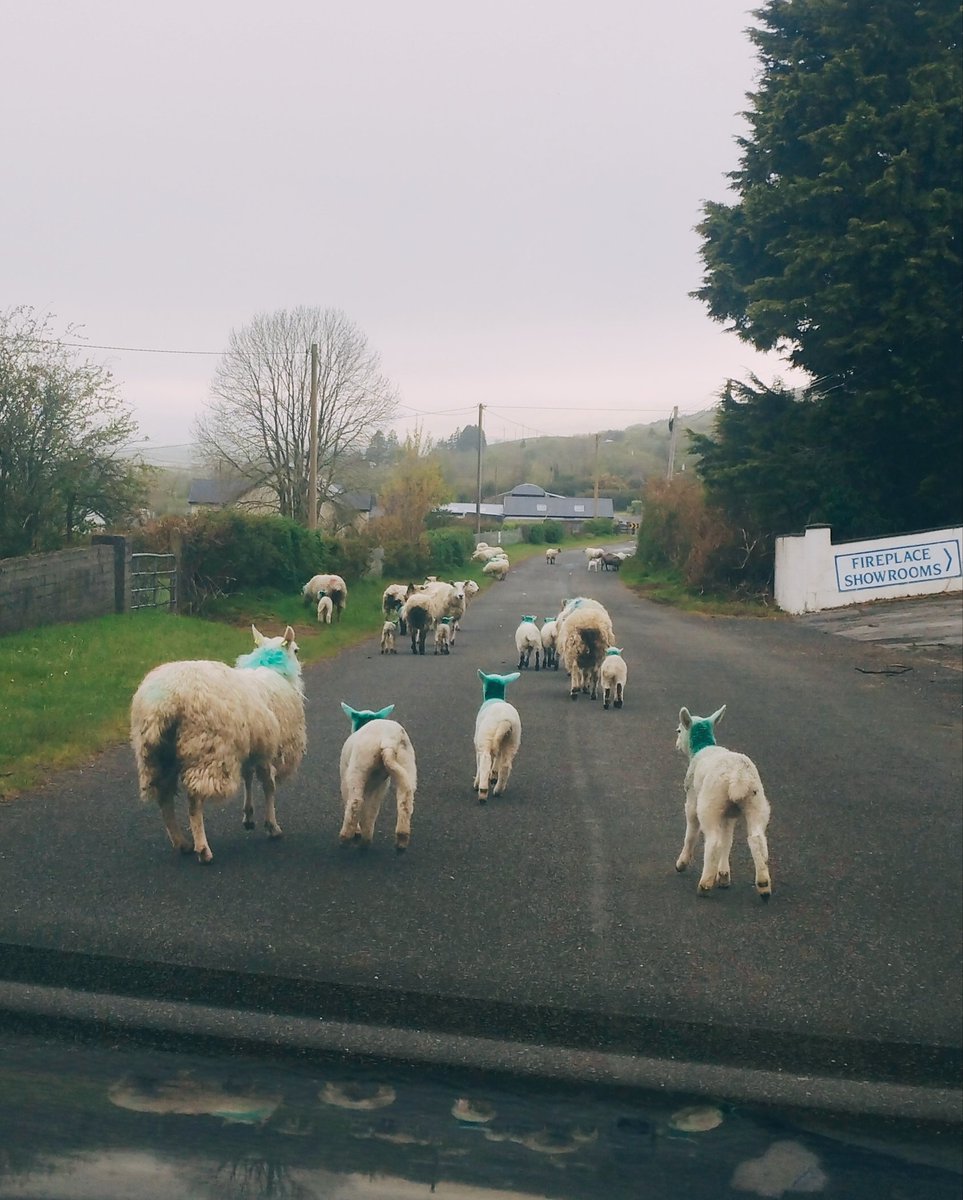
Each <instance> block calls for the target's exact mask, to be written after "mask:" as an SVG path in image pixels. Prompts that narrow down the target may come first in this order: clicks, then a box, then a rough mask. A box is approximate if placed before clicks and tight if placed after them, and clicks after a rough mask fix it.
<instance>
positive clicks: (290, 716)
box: [130, 625, 306, 863]
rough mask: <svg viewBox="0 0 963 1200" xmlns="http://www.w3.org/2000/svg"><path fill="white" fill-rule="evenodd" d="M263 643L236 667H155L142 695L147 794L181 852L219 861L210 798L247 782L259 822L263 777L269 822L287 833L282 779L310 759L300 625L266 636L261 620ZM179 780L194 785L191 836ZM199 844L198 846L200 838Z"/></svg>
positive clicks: (133, 713)
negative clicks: (180, 809)
mask: <svg viewBox="0 0 963 1200" xmlns="http://www.w3.org/2000/svg"><path fill="white" fill-rule="evenodd" d="M251 633H252V634H253V636H254V644H255V647H256V648H255V650H254V651H252V652H251V653H250V654H242V655H240V656H239V657H238V659H237V661H236V663H235V665H234V666H233V667H230V666H228V665H227V663H222V662H212V661H209V660H207V659H195V660H188V661H181V662H169V663H164V664H163V665H162V666H159V667H155V668H154V669H153V670H152V671H149V672H148V673H147V675H146V676H145V677H144V679H143V680H142V681H141V684H140V686H139V687H138V688H137V691H136V692H135V693H134V697H133V700H132V701H131V709H130V736H131V745H132V747H133V751H134V759H135V761H136V764H137V776H138V781H139V784H140V794H141V798H142V799H143V800H148V799H153V800H156V801H157V804H158V805H159V807H160V811H161V817H162V819H163V821H164V827H165V828H166V830H167V836H168V837H169V838H170V842H171V845H172V846H173V847H174V849H175V850H180V851H182V852H183V853H185V854H187V853H190V851H191V849H192V848H193V851H194V853H195V854H196V855H197V860H198V862H201V863H209V862H210V861H211V860H212V858H213V857H214V855H213V854H212V853H211V848H210V845H209V844H208V841H207V835H206V833H205V830H204V803H205V801H207V800H211V801H219V800H226V799H228V798H229V797H230V796H232V795H233V794H234V793H235V792H237V790H238V788H239V787H240V785H241V783H242V781H243V784H244V810H243V823H244V828H245V829H253V828H254V798H253V793H254V779H255V776H256V777H257V778H258V779H259V780H260V782H261V787H262V790H263V792H264V825H265V828H266V829H267V831H268V833H269V835H270V836H271V837H272V838H275V837H280V836H281V826H280V825H279V824H278V822H277V815H276V813H275V806H274V802H275V791H276V786H277V784H278V783H279V782H281V781H282V780H284V779H285V778H286V777H287V776H289V775H291V774H293V773H294V771H296V770H297V768H298V766H299V765H300V763H301V759H302V758H303V756H304V750H305V745H306V738H305V728H304V690H303V686H302V683H301V664H300V663H299V662H298V657H297V651H298V646H297V642H296V641H295V635H294V630H293V629H292V628H291V627H290V625H289V626H288V627H287V628H286V629H285V631H284V633H283V634H282V635H281V636H280V637H273V638H265V637H264V636H263V635H262V634H261V633H260V632H259V631H258V630H257V629H256V628H255V626H253V625H252V626H251ZM178 782H180V783H182V784H183V786H184V789H185V791H186V792H187V803H188V812H189V819H190V829H191V838H188V837H187V836H185V834H184V833H183V832H182V831H181V829H180V827H179V825H178V823H177V819H176V817H175V814H174V796H175V793H176V791H177V785H178ZM192 842H193V845H192Z"/></svg>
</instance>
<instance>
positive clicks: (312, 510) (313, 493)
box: [308, 342, 318, 529]
mask: <svg viewBox="0 0 963 1200" xmlns="http://www.w3.org/2000/svg"><path fill="white" fill-rule="evenodd" d="M308 446H309V450H308V453H309V454H310V455H311V457H310V459H309V460H308V529H317V527H318V343H317V342H312V343H311V436H310V437H309V438H308Z"/></svg>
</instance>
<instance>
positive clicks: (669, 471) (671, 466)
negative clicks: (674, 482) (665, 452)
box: [665, 405, 679, 480]
mask: <svg viewBox="0 0 963 1200" xmlns="http://www.w3.org/2000/svg"><path fill="white" fill-rule="evenodd" d="M678 440H679V406H678V405H676V407H675V408H673V410H672V416H671V417H670V418H669V463H668V466H667V467H666V469H665V477H666V479H669V480H671V478H672V476H673V475H674V474H675V447H676V442H677V441H678Z"/></svg>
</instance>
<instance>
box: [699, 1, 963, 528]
mask: <svg viewBox="0 0 963 1200" xmlns="http://www.w3.org/2000/svg"><path fill="white" fill-rule="evenodd" d="M755 16H756V18H757V19H758V21H759V22H760V27H759V28H754V29H752V30H751V31H750V37H751V38H752V40H753V42H754V43H755V45H756V46H757V48H758V50H759V56H760V60H761V66H762V73H761V76H760V82H759V86H758V88H757V90H756V91H755V92H754V93H753V94H752V95H751V96H750V104H751V107H750V110H749V111H748V112H747V113H746V114H745V115H746V117H747V119H748V121H749V125H750V129H751V134H750V136H748V137H746V138H743V139H740V140H739V145H740V147H741V151H742V154H741V160H740V166H739V169H738V170H736V171H734V172H732V173H731V175H730V178H731V180H732V184H733V187H734V189H735V191H736V193H737V197H738V199H737V200H736V201H735V202H734V203H732V204H721V203H710V204H707V205H706V206H705V210H704V211H705V219H704V220H703V222H702V223H701V225H700V226H699V232H700V233H701V235H702V238H703V246H702V258H703V261H704V263H705V267H706V271H705V275H704V282H703V286H702V287H701V288H700V289H699V290H698V291H697V292H695V293H694V295H696V296H698V297H699V298H700V299H702V300H703V301H704V302H705V303H706V304H707V306H708V308H709V312H710V314H711V315H712V316H713V317H714V318H715V319H716V320H719V321H723V322H728V323H729V324H730V327H731V328H732V329H734V330H735V331H736V332H737V333H738V334H739V336H740V337H742V338H744V339H745V340H746V341H747V342H750V343H752V344H753V345H754V346H756V347H757V348H759V349H761V350H769V349H773V348H775V349H778V350H781V351H782V352H783V353H784V354H785V355H786V357H787V359H788V361H790V362H791V363H792V364H794V365H795V366H798V367H801V368H803V369H804V370H806V371H807V372H809V374H810V375H811V376H812V377H813V380H814V383H813V391H812V398H811V410H809V411H807V413H806V418H805V420H804V421H799V422H795V424H794V430H795V431H796V432H798V431H799V430H800V429H802V428H803V427H804V428H805V437H806V439H807V444H808V445H809V446H810V447H812V448H814V449H815V448H818V449H820V450H824V451H827V452H828V453H827V461H826V462H825V463H824V464H823V468H824V469H823V470H822V471H821V473H820V474H821V479H820V482H821V484H822V486H823V488H824V489H827V488H828V491H824V496H823V501H822V505H821V506H822V512H821V514H820V515H821V516H822V518H823V519H824V520H828V521H830V522H831V523H832V524H833V525H834V527H835V529H836V532H837V533H842V534H866V533H868V532H875V533H885V532H895V531H898V530H907V529H912V528H919V527H923V526H927V525H939V524H946V523H955V522H957V521H959V520H960V516H961V509H963V495H961V491H963V489H961V467H960V463H961V426H963V421H961V415H963V414H961V392H963V378H961V333H963V329H961V303H960V283H961V271H960V266H961V263H960V243H959V236H960V223H961V216H963V203H961V194H963V186H961V157H960V151H961V78H963V75H961V64H960V40H961V39H960V7H959V5H958V4H957V3H955V2H950V0H767V3H765V4H764V5H763V7H762V8H760V9H758V10H757V11H756V13H755ZM786 411H787V413H788V410H786ZM777 453H779V451H777ZM805 461H806V460H805V456H803V457H801V458H800V459H799V465H802V464H803V463H804V462H805ZM757 465H758V464H757ZM828 466H831V467H832V470H833V472H834V474H833V477H832V478H828V472H827V470H826V469H825V468H826V467H828ZM713 469H714V468H713V466H712V464H711V463H707V465H706V468H705V478H706V480H707V482H709V481H711V480H712V477H713ZM772 473H773V474H775V473H777V472H776V471H775V469H774V470H773V472H772ZM715 482H716V484H717V490H718V489H719V488H721V487H723V485H724V483H723V477H722V476H719V477H718V478H717V479H716V480H715ZM787 485H788V486H789V487H790V488H795V489H796V490H797V491H798V490H799V488H800V487H802V488H803V490H805V487H804V485H805V481H803V480H788V479H787ZM833 497H835V499H833ZM854 497H855V500H854ZM804 507H805V506H804ZM816 507H817V508H818V507H820V505H817V506H816ZM779 532H781V530H779Z"/></svg>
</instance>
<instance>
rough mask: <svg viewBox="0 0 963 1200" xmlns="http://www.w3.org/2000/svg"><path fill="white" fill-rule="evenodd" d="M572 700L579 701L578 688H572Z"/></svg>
mask: <svg viewBox="0 0 963 1200" xmlns="http://www.w3.org/2000/svg"><path fill="white" fill-rule="evenodd" d="M572 699H573V700H577V699H578V688H572Z"/></svg>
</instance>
